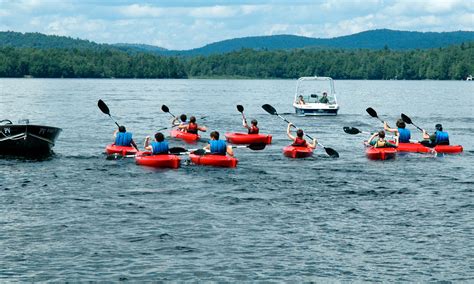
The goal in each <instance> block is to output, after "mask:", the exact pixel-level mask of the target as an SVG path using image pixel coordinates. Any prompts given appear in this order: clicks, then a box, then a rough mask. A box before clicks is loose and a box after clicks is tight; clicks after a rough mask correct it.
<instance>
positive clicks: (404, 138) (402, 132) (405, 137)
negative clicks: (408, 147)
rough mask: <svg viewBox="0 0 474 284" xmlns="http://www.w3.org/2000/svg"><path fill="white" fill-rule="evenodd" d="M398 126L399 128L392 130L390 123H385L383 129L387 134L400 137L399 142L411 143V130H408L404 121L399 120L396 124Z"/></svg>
mask: <svg viewBox="0 0 474 284" xmlns="http://www.w3.org/2000/svg"><path fill="white" fill-rule="evenodd" d="M395 124H396V125H397V128H390V126H388V123H387V122H386V121H384V123H383V129H384V130H385V131H387V132H391V133H394V134H395V135H398V142H400V143H410V138H411V132H410V130H409V129H406V128H405V127H406V124H405V121H403V119H399V120H397V122H396V123H395Z"/></svg>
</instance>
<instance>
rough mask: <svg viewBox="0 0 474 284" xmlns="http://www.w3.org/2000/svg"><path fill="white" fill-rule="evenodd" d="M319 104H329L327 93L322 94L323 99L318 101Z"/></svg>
mask: <svg viewBox="0 0 474 284" xmlns="http://www.w3.org/2000/svg"><path fill="white" fill-rule="evenodd" d="M319 102H320V103H322V104H328V103H329V99H328V93H326V92H324V93H323V97H322V98H321V99H319Z"/></svg>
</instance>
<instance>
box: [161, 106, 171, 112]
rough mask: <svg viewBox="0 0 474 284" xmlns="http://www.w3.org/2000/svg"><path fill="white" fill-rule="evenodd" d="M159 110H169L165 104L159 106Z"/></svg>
mask: <svg viewBox="0 0 474 284" xmlns="http://www.w3.org/2000/svg"><path fill="white" fill-rule="evenodd" d="M161 110H162V111H163V112H170V109H169V108H168V107H167V106H166V105H162V106H161Z"/></svg>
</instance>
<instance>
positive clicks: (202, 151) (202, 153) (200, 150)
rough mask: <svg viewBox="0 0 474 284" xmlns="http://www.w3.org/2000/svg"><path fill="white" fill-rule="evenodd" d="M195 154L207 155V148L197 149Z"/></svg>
mask: <svg viewBox="0 0 474 284" xmlns="http://www.w3.org/2000/svg"><path fill="white" fill-rule="evenodd" d="M193 154H194V155H198V156H204V155H206V150H204V149H197V150H196V151H194V152H193Z"/></svg>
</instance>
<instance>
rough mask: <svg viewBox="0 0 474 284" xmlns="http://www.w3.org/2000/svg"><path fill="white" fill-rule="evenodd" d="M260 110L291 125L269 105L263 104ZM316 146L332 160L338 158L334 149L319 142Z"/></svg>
mask: <svg viewBox="0 0 474 284" xmlns="http://www.w3.org/2000/svg"><path fill="white" fill-rule="evenodd" d="M262 108H263V109H264V110H265V111H266V112H268V113H269V114H271V115H276V116H278V117H279V118H281V119H283V120H284V121H285V122H286V123H291V122H290V121H288V120H287V119H286V118H284V117H283V116H281V115H279V114H278V112H277V111H276V109H275V108H274V107H272V106H271V105H269V104H264V105H263V106H262ZM293 127H295V128H297V127H296V126H295V125H293ZM305 135H306V137H308V138H309V139H311V140H314V139H313V137H311V136H309V135H308V134H306V133H305ZM318 145H319V146H321V147H323V148H324V150H325V151H326V154H328V155H329V156H330V157H332V158H339V153H338V152H337V151H336V150H334V149H332V148H328V147H325V146H324V145H323V144H321V143H319V142H318Z"/></svg>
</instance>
